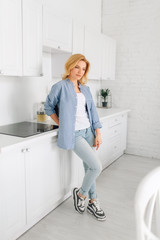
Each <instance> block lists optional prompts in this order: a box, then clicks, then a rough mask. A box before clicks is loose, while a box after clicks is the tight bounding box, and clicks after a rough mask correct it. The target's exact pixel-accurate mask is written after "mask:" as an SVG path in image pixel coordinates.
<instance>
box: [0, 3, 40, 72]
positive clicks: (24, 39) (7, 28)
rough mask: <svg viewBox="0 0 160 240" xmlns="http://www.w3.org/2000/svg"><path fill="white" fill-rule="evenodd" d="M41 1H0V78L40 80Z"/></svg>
mask: <svg viewBox="0 0 160 240" xmlns="http://www.w3.org/2000/svg"><path fill="white" fill-rule="evenodd" d="M41 74H42V1H41V0H1V1H0V75H4V76H5V75H6V76H41Z"/></svg>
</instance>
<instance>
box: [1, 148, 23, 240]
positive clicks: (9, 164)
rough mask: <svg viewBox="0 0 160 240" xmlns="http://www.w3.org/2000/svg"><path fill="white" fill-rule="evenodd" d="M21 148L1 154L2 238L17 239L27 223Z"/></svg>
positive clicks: (4, 239)
mask: <svg viewBox="0 0 160 240" xmlns="http://www.w3.org/2000/svg"><path fill="white" fill-rule="evenodd" d="M24 161H25V159H24V154H23V153H22V152H21V148H16V149H15V150H11V151H10V152H8V153H5V154H0V193H1V197H0V239H2V240H11V239H17V237H18V236H20V235H21V234H22V233H23V229H24V227H25V225H26V199H25V168H24V166H25V164H24Z"/></svg>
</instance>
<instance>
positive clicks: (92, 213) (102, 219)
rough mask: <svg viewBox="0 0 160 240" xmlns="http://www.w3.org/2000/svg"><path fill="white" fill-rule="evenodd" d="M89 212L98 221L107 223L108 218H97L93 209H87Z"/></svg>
mask: <svg viewBox="0 0 160 240" xmlns="http://www.w3.org/2000/svg"><path fill="white" fill-rule="evenodd" d="M87 211H88V212H89V213H90V214H91V215H93V216H94V217H95V218H96V219H97V220H98V221H105V220H106V217H104V218H99V217H97V216H96V215H95V213H94V212H93V211H92V210H91V209H89V208H87Z"/></svg>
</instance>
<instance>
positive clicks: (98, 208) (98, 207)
mask: <svg viewBox="0 0 160 240" xmlns="http://www.w3.org/2000/svg"><path fill="white" fill-rule="evenodd" d="M93 204H94V205H95V207H96V209H97V210H98V211H102V209H101V207H100V205H99V201H98V200H96V201H94V202H93Z"/></svg>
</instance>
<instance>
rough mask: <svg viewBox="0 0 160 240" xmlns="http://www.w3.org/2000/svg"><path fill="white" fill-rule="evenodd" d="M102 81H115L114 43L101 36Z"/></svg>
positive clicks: (112, 40)
mask: <svg viewBox="0 0 160 240" xmlns="http://www.w3.org/2000/svg"><path fill="white" fill-rule="evenodd" d="M101 46H102V49H101V50H102V51H101V55H102V68H101V79H102V80H115V66H116V41H115V40H114V39H113V38H111V37H108V36H106V35H104V34H102V44H101Z"/></svg>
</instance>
